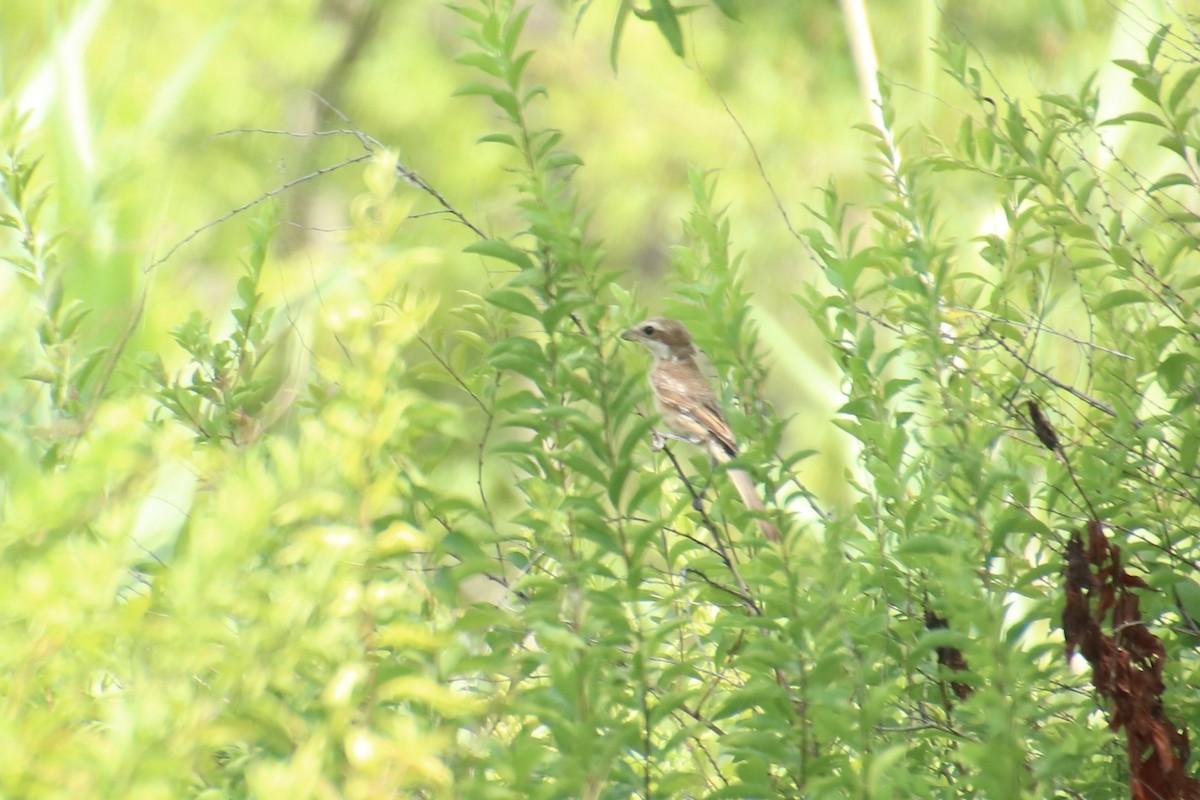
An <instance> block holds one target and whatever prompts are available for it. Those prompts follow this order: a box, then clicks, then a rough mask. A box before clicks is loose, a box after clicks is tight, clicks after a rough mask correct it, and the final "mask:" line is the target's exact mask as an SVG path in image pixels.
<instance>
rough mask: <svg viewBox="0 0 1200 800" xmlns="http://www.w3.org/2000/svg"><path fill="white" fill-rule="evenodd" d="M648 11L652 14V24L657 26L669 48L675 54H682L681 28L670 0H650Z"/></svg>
mask: <svg viewBox="0 0 1200 800" xmlns="http://www.w3.org/2000/svg"><path fill="white" fill-rule="evenodd" d="M650 12H651V14H653V16H654V24H655V25H657V26H658V29H659V31H661V32H662V35H663V37H664V38H665V39H666V40H667V43H668V44H670V45H671V50H672V51H674V53H675V55H677V56H682V55H683V30H682V29H680V27H679V17H678V16H677V15H676V10H675V7H674V6H672V5H671V2H670V0H650Z"/></svg>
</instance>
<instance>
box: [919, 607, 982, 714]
mask: <svg viewBox="0 0 1200 800" xmlns="http://www.w3.org/2000/svg"><path fill="white" fill-rule="evenodd" d="M949 627H950V623H949V622H947V621H946V620H945V619H944V618H943V617H939V616H938V615H937V614H936V613H934V612H933V611H931V610H929V609H928V608H927V609H925V629H926V630H930V631H933V630H938V629H939V628H949ZM937 660H938V664H940V665H941V666H943V667H945V668H946V669H948V670H951V671H952V672H965V671H966V670H967V659H966V658H965V657H964V656H963V654H962V651H961V650H959V649H958V648H957V647H939V648H937ZM950 688H951V689H952V690H953V691H954V695H955V696H956V697H957V698H958V699H959V700H966V699H967V698H968V697H970V696H971V691H972V690H971V687H970V685H969V684H966V683H962V682H961V681H951V682H950Z"/></svg>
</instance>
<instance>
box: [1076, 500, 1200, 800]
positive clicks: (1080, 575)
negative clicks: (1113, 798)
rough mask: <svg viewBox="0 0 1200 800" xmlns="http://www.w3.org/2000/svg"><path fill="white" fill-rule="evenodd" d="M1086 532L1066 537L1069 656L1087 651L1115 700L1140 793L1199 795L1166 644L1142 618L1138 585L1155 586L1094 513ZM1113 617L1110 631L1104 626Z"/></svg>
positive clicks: (1190, 798) (1145, 799)
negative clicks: (1125, 560)
mask: <svg viewBox="0 0 1200 800" xmlns="http://www.w3.org/2000/svg"><path fill="white" fill-rule="evenodd" d="M1087 533H1088V541H1087V543H1086V546H1085V543H1084V541H1083V536H1082V535H1081V533H1080V532H1079V531H1075V532H1074V533H1073V534H1071V540H1070V542H1069V543H1068V544H1067V553H1066V561H1067V564H1066V594H1067V601H1066V605H1065V606H1064V608H1063V617H1062V622H1063V634H1064V636H1065V637H1066V645H1067V657H1068V658H1070V657H1071V656H1072V655H1073V654H1074V653H1075V652H1076V651H1078V652H1079V653H1080V654H1081V655H1082V656H1083V657H1084V658H1085V659H1087V661H1088V663H1089V664H1091V666H1092V683H1093V684H1094V685H1095V687H1096V691H1097V692H1098V693H1099V694H1100V695H1101V696H1102V697H1104V698H1106V699H1108V700H1109V701H1110V702H1111V703H1112V711H1111V715H1110V718H1109V725H1110V727H1111V728H1112V729H1113V730H1114V731H1119V730H1120V729H1121V728H1124V729H1125V736H1126V751H1127V753H1128V756H1129V773H1130V778H1129V782H1130V796H1131V797H1132V798H1133V800H1164V799H1166V798H1178V799H1179V800H1200V782H1198V781H1196V780H1195V779H1193V778H1189V777H1188V776H1187V773H1186V771H1185V770H1186V768H1187V761H1188V756H1189V753H1190V748H1189V745H1188V734H1187V731H1186V730H1181V729H1180V728H1178V727H1177V726H1176V725H1175V724H1174V723H1173V722H1171V720H1169V719H1168V718H1167V715H1166V712H1165V711H1164V710H1163V703H1162V693H1163V690H1164V688H1165V686H1164V684H1163V679H1162V671H1163V662H1164V661H1165V660H1166V650H1165V649H1164V648H1163V645H1162V642H1161V641H1160V640H1159V638H1158V637H1157V636H1155V635H1154V634H1152V633H1150V631H1149V630H1148V629H1147V628H1146V626H1145V624H1144V623H1142V621H1141V614H1140V611H1139V609H1138V596H1137V595H1136V594H1134V593H1133V592H1132V591H1131V589H1148V588H1150V587H1149V586H1148V585H1147V584H1146V582H1145V581H1143V580H1142V579H1141V578H1139V577H1137V576H1136V575H1130V574H1129V573H1128V572H1126V571H1125V569H1124V568H1123V567H1122V566H1121V548H1119V547H1117V546H1116V545H1115V544H1112V543H1111V542H1109V541H1108V539H1107V537H1106V536H1105V534H1104V529H1103V528H1102V527H1101V525H1100V522H1099V521H1097V520H1094V519H1093V520H1090V521H1089V522H1088V526H1087ZM1110 615H1111V618H1110ZM1106 622H1108V623H1109V625H1110V628H1111V631H1112V632H1111V633H1105V632H1104V624H1105V623H1106Z"/></svg>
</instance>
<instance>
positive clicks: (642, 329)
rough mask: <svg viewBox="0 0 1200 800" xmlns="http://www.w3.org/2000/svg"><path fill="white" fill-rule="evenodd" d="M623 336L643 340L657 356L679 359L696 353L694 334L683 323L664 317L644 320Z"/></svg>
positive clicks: (636, 340)
mask: <svg viewBox="0 0 1200 800" xmlns="http://www.w3.org/2000/svg"><path fill="white" fill-rule="evenodd" d="M621 338H622V339H625V340H626V341H630V342H641V343H642V344H644V345H646V347H647V348H649V350H650V352H651V353H653V354H654V357H655V358H660V359H663V358H665V359H676V360H679V359H684V358H691V357H692V356H693V355H695V353H696V348H695V347H693V346H692V335H691V334H690V333H688V329H687V328H685V327H683V323H681V322H678V321H676V320H673V319H666V318H664V317H651V318H650V319H647V320H642V321H641V322H639V323H638V324H637V325H634V326H633V327H632V328H630V329H629V330H627V331H625V332H624V333H622V334H621Z"/></svg>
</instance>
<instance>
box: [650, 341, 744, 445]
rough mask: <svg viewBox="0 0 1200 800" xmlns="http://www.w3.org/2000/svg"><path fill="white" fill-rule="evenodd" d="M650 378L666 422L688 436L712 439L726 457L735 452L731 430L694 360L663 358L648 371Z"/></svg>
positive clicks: (734, 442) (735, 443)
mask: <svg viewBox="0 0 1200 800" xmlns="http://www.w3.org/2000/svg"><path fill="white" fill-rule="evenodd" d="M650 380H651V381H652V382H653V384H654V389H655V394H656V397H657V399H658V404H659V410H660V411H662V413H663V418H664V420H665V421H666V422H667V424H668V425H674V426H676V427H680V428H686V429H687V430H686V432H687V433H688V434H690V435H695V436H697V437H698V438H701V439H704V440H709V441H712V442H715V443H716V444H717V445H718V446H719V448H720V450H721V451H723V452H724V454H725V457H726V459H729V458H733V457H734V456H736V455H737V442H736V441H735V440H734V438H733V430H731V429H730V427H729V423H728V422H726V421H725V416H724V415H723V414H722V413H721V406H720V405H719V404H718V403H717V398H716V396H715V395H714V394H713V392H712V389H711V388H709V385H708V382H707V381H705V380H704V376H703V375H701V374H700V370H699V369H698V368H697V367H696V365H695V363H693V362H689V361H683V362H674V361H663V362H661V363H659V364H658V366H656V367H655V368H654V370H653V371H652V372H651V373H650ZM673 417H674V419H673ZM714 454H716V453H714Z"/></svg>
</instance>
